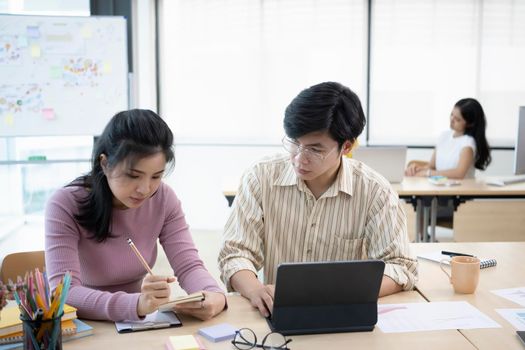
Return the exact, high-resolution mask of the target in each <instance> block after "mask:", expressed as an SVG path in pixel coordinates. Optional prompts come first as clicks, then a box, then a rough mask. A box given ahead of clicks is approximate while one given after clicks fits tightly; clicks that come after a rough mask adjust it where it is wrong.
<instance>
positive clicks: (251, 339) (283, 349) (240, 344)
mask: <svg viewBox="0 0 525 350" xmlns="http://www.w3.org/2000/svg"><path fill="white" fill-rule="evenodd" d="M291 341H292V339H288V340H287V339H286V337H285V336H284V335H282V334H281V333H277V332H271V333H268V334H266V335H265V336H264V338H263V340H262V343H261V344H257V336H256V335H255V333H254V331H252V330H251V329H250V328H241V329H239V330H238V331H235V338H233V340H232V344H233V345H234V346H235V347H236V348H237V349H239V350H249V349H254V348H263V349H265V350H289V348H288V343H290V342H291Z"/></svg>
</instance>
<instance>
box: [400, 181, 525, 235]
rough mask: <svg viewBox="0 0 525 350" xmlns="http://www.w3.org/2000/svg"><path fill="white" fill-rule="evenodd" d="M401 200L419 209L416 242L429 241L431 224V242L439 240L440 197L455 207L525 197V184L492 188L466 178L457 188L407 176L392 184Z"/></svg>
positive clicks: (482, 182) (483, 182)
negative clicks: (489, 200)
mask: <svg viewBox="0 0 525 350" xmlns="http://www.w3.org/2000/svg"><path fill="white" fill-rule="evenodd" d="M392 187H393V188H394V189H395V190H396V192H397V193H398V194H399V197H400V198H403V199H405V200H406V201H408V202H410V203H411V204H412V205H413V206H414V208H415V210H416V241H418V240H419V239H423V240H425V238H426V237H427V234H426V233H427V230H426V228H427V227H428V226H429V223H430V240H431V241H432V242H433V241H435V233H436V216H437V206H438V198H450V199H453V201H454V206H455V207H457V206H458V205H459V204H461V203H464V202H465V201H467V200H472V199H480V198H493V199H496V198H525V183H517V184H513V185H508V186H504V187H498V186H489V185H487V184H485V181H484V180H482V179H465V180H461V184H460V185H457V186H438V185H434V184H431V183H430V182H429V181H428V179H427V178H426V177H405V178H404V179H403V181H402V182H401V183H399V184H392Z"/></svg>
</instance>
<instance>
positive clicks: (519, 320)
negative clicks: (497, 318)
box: [496, 309, 525, 331]
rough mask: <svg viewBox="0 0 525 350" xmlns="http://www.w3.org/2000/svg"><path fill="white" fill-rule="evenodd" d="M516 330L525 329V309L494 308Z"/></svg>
mask: <svg viewBox="0 0 525 350" xmlns="http://www.w3.org/2000/svg"><path fill="white" fill-rule="evenodd" d="M496 312H497V313H498V314H500V315H501V317H503V318H504V319H506V320H507V321H508V322H509V323H510V324H511V325H513V326H514V328H516V330H518V331H525V309H496Z"/></svg>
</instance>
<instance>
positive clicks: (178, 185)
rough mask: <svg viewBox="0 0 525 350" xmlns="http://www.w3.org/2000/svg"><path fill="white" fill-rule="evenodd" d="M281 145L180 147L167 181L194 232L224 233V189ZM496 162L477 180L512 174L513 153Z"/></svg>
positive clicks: (413, 153) (418, 152) (421, 152)
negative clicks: (219, 231) (180, 202)
mask: <svg viewBox="0 0 525 350" xmlns="http://www.w3.org/2000/svg"><path fill="white" fill-rule="evenodd" d="M281 150H282V148H281V146H274V147H271V146H260V147H254V146H209V145H202V146H198V145H177V146H176V148H175V153H176V164H175V169H174V170H173V172H172V173H171V174H170V175H169V176H168V177H167V178H166V182H167V183H168V184H170V185H171V186H172V187H173V189H174V190H175V192H176V193H177V195H178V196H179V198H180V200H181V201H182V205H183V209H184V211H185V213H186V220H187V221H188V223H189V225H190V227H192V228H193V229H205V230H220V229H222V228H223V226H224V224H225V223H226V220H227V218H228V215H229V213H230V209H229V208H228V203H227V201H226V199H225V197H224V195H223V191H224V190H236V189H237V185H238V183H239V179H240V177H241V176H242V174H243V172H244V170H245V169H247V168H248V167H249V166H250V164H252V163H253V162H255V161H256V160H258V159H260V158H262V157H264V156H266V155H271V154H274V153H277V152H281ZM431 153H432V150H429V149H410V150H409V151H408V154H407V162H408V161H410V160H412V159H421V160H428V159H430V155H431ZM492 156H493V162H492V164H491V166H490V167H489V169H488V170H487V171H485V172H480V173H477V174H476V176H477V177H483V176H492V175H510V174H512V164H513V151H493V152H492Z"/></svg>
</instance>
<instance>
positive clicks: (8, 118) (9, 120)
mask: <svg viewBox="0 0 525 350" xmlns="http://www.w3.org/2000/svg"><path fill="white" fill-rule="evenodd" d="M4 122H5V123H6V125H8V126H13V124H14V123H15V118H14V117H13V115H12V114H11V113H8V114H7V115H6V116H5V118H4Z"/></svg>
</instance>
